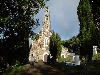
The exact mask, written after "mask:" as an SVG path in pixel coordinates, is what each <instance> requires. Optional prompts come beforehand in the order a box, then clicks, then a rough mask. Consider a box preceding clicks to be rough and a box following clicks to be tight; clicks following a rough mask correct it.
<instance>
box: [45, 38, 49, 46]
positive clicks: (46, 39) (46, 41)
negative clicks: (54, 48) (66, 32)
mask: <svg viewBox="0 0 100 75" xmlns="http://www.w3.org/2000/svg"><path fill="white" fill-rule="evenodd" d="M44 43H45V45H48V44H49V38H48V37H46V38H45V41H44Z"/></svg>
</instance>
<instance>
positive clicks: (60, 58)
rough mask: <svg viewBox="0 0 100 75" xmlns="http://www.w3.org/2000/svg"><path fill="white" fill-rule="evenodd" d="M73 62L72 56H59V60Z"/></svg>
mask: <svg viewBox="0 0 100 75" xmlns="http://www.w3.org/2000/svg"><path fill="white" fill-rule="evenodd" d="M65 61H66V62H72V56H67V57H66V58H64V57H59V58H58V62H65Z"/></svg>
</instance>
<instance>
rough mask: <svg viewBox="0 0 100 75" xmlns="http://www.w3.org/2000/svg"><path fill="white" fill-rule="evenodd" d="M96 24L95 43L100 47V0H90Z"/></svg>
mask: <svg viewBox="0 0 100 75" xmlns="http://www.w3.org/2000/svg"><path fill="white" fill-rule="evenodd" d="M90 4H91V7H92V13H93V20H94V24H95V38H94V40H95V44H96V45H97V46H99V47H100V5H99V4H100V0H90Z"/></svg>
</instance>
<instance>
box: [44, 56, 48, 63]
mask: <svg viewBox="0 0 100 75" xmlns="http://www.w3.org/2000/svg"><path fill="white" fill-rule="evenodd" d="M47 58H48V55H47V54H45V55H44V62H47Z"/></svg>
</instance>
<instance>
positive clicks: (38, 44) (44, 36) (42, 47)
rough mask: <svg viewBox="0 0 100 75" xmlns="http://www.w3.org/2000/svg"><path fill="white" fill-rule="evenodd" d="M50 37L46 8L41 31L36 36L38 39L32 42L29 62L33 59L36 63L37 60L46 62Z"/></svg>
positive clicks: (49, 24) (48, 17)
mask: <svg viewBox="0 0 100 75" xmlns="http://www.w3.org/2000/svg"><path fill="white" fill-rule="evenodd" d="M51 35H52V32H51V22H50V11H49V9H48V7H46V8H45V15H44V18H43V25H42V29H41V31H40V32H39V34H38V38H36V39H35V40H34V41H33V42H32V47H31V48H30V52H29V61H32V58H35V61H36V62H38V61H39V60H42V61H43V62H47V57H48V55H50V51H49V43H50V37H51Z"/></svg>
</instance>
